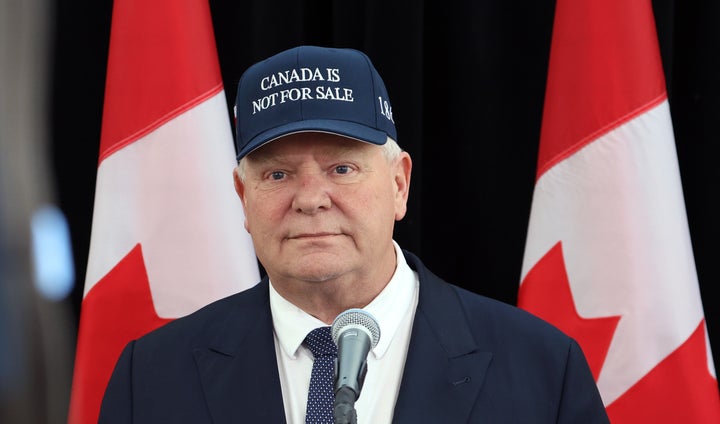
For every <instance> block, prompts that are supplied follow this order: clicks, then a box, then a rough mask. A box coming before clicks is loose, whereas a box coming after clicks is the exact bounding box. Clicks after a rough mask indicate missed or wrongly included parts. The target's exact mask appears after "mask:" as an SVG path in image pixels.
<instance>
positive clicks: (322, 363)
mask: <svg viewBox="0 0 720 424" xmlns="http://www.w3.org/2000/svg"><path fill="white" fill-rule="evenodd" d="M304 344H305V346H306V347H307V348H308V349H310V351H311V352H312V354H313V356H314V357H315V359H314V360H313V367H312V374H311V375H310V390H309V391H308V399H307V410H306V413H305V422H306V423H307V424H333V422H334V419H333V406H334V405H333V404H334V402H335V394H334V385H335V384H334V379H335V378H334V374H335V358H336V357H337V346H335V343H334V342H333V340H332V336H331V335H330V327H320V328H316V329H314V330H313V331H311V332H310V333H308V335H307V337H305V342H304Z"/></svg>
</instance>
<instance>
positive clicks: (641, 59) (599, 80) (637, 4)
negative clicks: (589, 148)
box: [537, 0, 667, 179]
mask: <svg viewBox="0 0 720 424" xmlns="http://www.w3.org/2000/svg"><path fill="white" fill-rule="evenodd" d="M647 6H648V4H647V2H644V1H626V0H587V1H576V0H558V1H557V4H556V9H555V22H554V25H553V41H552V47H551V49H550V64H549V68H548V83H547V93H552V95H547V96H546V97H545V106H544V110H543V123H542V129H541V133H540V151H539V153H538V168H537V178H538V179H539V178H540V176H541V175H542V174H543V173H545V172H546V171H547V170H548V169H549V168H550V167H552V166H553V165H555V164H556V163H558V162H559V161H561V160H563V159H565V158H566V157H568V156H569V155H571V154H572V153H574V152H576V151H577V150H579V149H581V148H582V147H583V146H585V145H586V144H587V143H589V142H591V141H592V140H594V139H596V138H597V137H599V136H601V135H603V134H605V133H607V132H609V131H610V130H612V129H614V128H617V127H618V126H620V125H622V124H623V123H624V122H627V121H629V120H630V119H632V118H634V117H636V116H637V115H639V114H641V113H643V112H645V111H647V110H648V109H650V108H652V107H654V106H656V105H657V104H659V103H660V102H661V101H663V100H664V99H665V98H666V97H667V95H666V89H665V78H664V76H663V72H662V62H661V58H660V50H659V48H658V41H657V36H656V32H655V21H654V18H653V15H652V9H651V8H650V7H647ZM588 16H589V17H592V19H583V18H582V17H588ZM618 16H622V17H623V19H617V17H618ZM588 51H591V52H592V54H587V52H588ZM578 58H581V60H578ZM574 111H583V113H573V112H574ZM569 114H571V115H569ZM568 116H572V119H568Z"/></svg>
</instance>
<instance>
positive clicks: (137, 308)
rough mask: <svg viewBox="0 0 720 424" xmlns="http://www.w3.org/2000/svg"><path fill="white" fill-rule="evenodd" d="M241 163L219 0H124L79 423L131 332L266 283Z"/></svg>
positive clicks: (74, 396)
mask: <svg viewBox="0 0 720 424" xmlns="http://www.w3.org/2000/svg"><path fill="white" fill-rule="evenodd" d="M234 166H235V151H234V147H233V137H232V127H231V123H230V120H229V114H228V109H227V103H226V98H225V92H224V87H223V82H222V77H221V74H220V67H219V63H218V57H217V51H216V45H215V38H214V33H213V28H212V20H211V16H210V8H209V4H208V3H207V0H188V1H183V2H175V1H172V0H158V1H152V2H144V1H141V0H116V1H115V2H114V5H113V14H112V27H111V34H110V46H109V55H108V68H107V79H106V87H105V103H104V107H103V121H102V133H101V139H100V153H99V164H98V171H97V180H96V189H95V203H94V210H93V222H92V229H91V240H90V251H89V256H88V266H87V272H86V277H85V286H84V295H83V301H82V305H81V310H80V326H79V331H78V341H77V351H76V357H75V369H74V375H73V385H72V392H71V400H70V410H69V415H68V422H69V423H71V424H79V423H93V422H97V418H98V414H99V408H100V402H101V400H102V395H103V392H104V390H105V386H106V385H107V382H108V380H109V378H110V374H111V373H112V368H113V367H114V364H115V361H116V360H117V358H118V356H119V354H120V350H121V349H122V348H123V347H124V345H125V344H126V343H127V342H128V341H130V340H131V339H134V338H137V337H139V336H141V335H143V334H145V333H147V332H148V331H150V330H152V329H154V328H157V327H158V326H160V325H163V324H165V323H167V322H168V321H171V320H173V319H175V318H178V317H181V316H183V315H187V314H188V313H191V312H193V311H195V310H197V309H199V308H200V307H202V306H204V305H206V304H208V303H210V302H212V301H214V300H216V299H219V298H221V297H225V296H228V295H230V294H232V293H236V292H238V291H241V290H244V289H246V288H248V287H250V286H252V285H254V284H255V283H256V282H257V281H258V280H259V276H260V275H259V267H258V265H257V261H256V258H255V253H254V250H253V247H252V242H251V240H250V237H249V235H248V234H247V232H246V231H245V229H244V219H245V218H244V215H243V211H242V205H241V204H240V200H239V199H238V198H237V196H236V195H235V191H234V187H233V179H232V170H233V167H234Z"/></svg>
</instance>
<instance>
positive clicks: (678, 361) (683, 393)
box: [607, 320, 720, 424]
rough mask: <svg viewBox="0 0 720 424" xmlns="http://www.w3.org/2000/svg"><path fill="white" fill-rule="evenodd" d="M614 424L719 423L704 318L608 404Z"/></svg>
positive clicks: (719, 406)
mask: <svg viewBox="0 0 720 424" xmlns="http://www.w3.org/2000/svg"><path fill="white" fill-rule="evenodd" d="M607 412H608V415H609V416H610V420H611V422H612V423H613V424H623V423H628V424H631V423H653V424H665V423H667V424H675V423H693V424H699V423H708V424H709V423H720V391H718V386H717V380H716V379H715V378H714V377H713V376H712V375H711V374H710V372H709V371H708V363H707V348H706V345H705V321H704V320H702V321H700V325H698V326H697V328H696V329H695V331H694V332H693V334H692V335H691V336H690V337H689V338H688V339H687V340H686V341H685V343H683V344H682V345H681V346H680V347H678V348H677V349H676V350H675V351H674V352H673V353H671V354H670V355H668V357H667V358H665V359H664V360H663V361H662V362H660V363H659V364H658V365H657V366H656V367H655V368H653V369H652V370H651V371H650V372H649V373H647V374H646V375H645V376H644V377H643V378H642V379H640V380H639V381H638V382H637V383H635V385H633V386H632V387H631V388H630V389H628V390H627V391H626V392H625V393H624V394H623V395H622V396H620V397H619V398H618V399H617V400H615V401H614V402H613V403H611V404H610V405H608V407H607Z"/></svg>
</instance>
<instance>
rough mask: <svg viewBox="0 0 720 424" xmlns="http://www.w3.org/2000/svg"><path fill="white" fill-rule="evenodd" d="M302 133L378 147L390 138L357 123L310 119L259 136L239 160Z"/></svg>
mask: <svg viewBox="0 0 720 424" xmlns="http://www.w3.org/2000/svg"><path fill="white" fill-rule="evenodd" d="M300 132H323V133H330V134H337V135H340V136H343V137H348V138H352V139H355V140H359V141H364V142H367V143H372V144H377V145H383V144H385V142H386V141H387V138H388V135H387V133H385V132H384V131H379V130H376V129H373V128H370V127H367V126H365V125H362V124H358V123H355V122H349V121H340V120H331V119H310V120H306V121H297V122H291V123H288V124H285V125H280V126H277V127H274V128H271V129H269V130H267V131H264V132H262V133H260V134H258V135H257V136H255V137H253V139H252V140H250V141H249V142H248V143H247V144H246V145H245V146H244V147H243V148H242V150H240V151H239V152H238V154H237V160H240V159H242V158H243V157H244V156H246V155H248V154H249V153H251V152H252V151H253V150H255V149H258V148H259V147H261V146H264V145H266V144H267V143H270V142H271V141H274V140H277V139H278V138H281V137H284V136H286V135H290V134H296V133H300Z"/></svg>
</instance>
